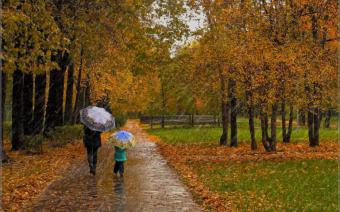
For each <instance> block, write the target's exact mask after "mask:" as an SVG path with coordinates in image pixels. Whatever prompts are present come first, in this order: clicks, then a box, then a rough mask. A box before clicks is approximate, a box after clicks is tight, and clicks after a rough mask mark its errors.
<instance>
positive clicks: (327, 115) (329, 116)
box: [324, 110, 332, 128]
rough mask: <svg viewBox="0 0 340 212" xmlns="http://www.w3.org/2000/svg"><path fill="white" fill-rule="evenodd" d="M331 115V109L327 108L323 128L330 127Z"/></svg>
mask: <svg viewBox="0 0 340 212" xmlns="http://www.w3.org/2000/svg"><path fill="white" fill-rule="evenodd" d="M331 115H332V113H331V110H327V112H326V117H325V124H324V127H325V128H330V126H331Z"/></svg>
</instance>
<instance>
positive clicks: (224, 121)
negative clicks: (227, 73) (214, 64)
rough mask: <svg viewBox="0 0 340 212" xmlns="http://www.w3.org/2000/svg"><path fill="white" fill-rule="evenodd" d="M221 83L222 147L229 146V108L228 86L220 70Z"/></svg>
mask: <svg viewBox="0 0 340 212" xmlns="http://www.w3.org/2000/svg"><path fill="white" fill-rule="evenodd" d="M219 73H220V83H221V113H222V135H221V137H220V145H224V146H226V145H228V122H229V108H228V103H227V96H226V91H227V90H226V85H225V79H224V76H223V74H222V72H221V70H220V72H219Z"/></svg>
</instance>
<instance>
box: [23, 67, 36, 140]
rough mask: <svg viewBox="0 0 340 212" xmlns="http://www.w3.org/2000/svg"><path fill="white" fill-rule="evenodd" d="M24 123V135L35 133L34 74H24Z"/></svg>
mask: <svg viewBox="0 0 340 212" xmlns="http://www.w3.org/2000/svg"><path fill="white" fill-rule="evenodd" d="M23 95H24V100H23V101H24V102H23V103H24V104H23V107H24V108H23V110H24V112H23V121H24V123H23V125H24V135H32V134H33V127H34V126H33V74H32V73H27V74H24V94H23Z"/></svg>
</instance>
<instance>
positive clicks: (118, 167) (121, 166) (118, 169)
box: [113, 161, 124, 175]
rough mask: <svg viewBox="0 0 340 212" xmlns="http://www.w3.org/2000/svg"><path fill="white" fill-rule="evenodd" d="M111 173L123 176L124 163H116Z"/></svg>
mask: <svg viewBox="0 0 340 212" xmlns="http://www.w3.org/2000/svg"><path fill="white" fill-rule="evenodd" d="M113 172H114V173H115V174H117V173H118V172H119V174H120V175H123V174H124V161H116V163H115V167H114V169H113Z"/></svg>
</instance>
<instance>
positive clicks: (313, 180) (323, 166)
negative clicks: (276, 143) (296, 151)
mask: <svg viewBox="0 0 340 212" xmlns="http://www.w3.org/2000/svg"><path fill="white" fill-rule="evenodd" d="M190 166H192V167H194V170H195V171H196V172H197V173H198V176H199V178H200V180H201V181H202V182H204V184H205V185H207V187H209V189H211V190H212V191H214V192H217V193H219V194H220V195H221V196H222V197H224V198H226V199H227V200H231V202H232V205H233V208H237V210H239V211H244V210H248V211H337V210H338V175H337V172H338V163H337V161H336V160H286V161H280V162H278V161H262V162H243V163H240V164H237V163H228V162H226V163H201V162H200V163H198V162H195V163H191V164H190Z"/></svg>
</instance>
